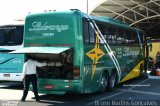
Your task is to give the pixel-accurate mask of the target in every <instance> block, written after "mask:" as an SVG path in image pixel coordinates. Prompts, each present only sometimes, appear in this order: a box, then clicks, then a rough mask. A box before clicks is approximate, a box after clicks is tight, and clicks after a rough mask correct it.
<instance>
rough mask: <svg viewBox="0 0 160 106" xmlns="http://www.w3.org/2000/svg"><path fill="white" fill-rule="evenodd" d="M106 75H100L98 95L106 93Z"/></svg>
mask: <svg viewBox="0 0 160 106" xmlns="http://www.w3.org/2000/svg"><path fill="white" fill-rule="evenodd" d="M108 79H109V78H108V74H107V73H105V74H103V75H102V77H101V79H100V87H101V88H100V93H104V92H106V89H107V86H108Z"/></svg>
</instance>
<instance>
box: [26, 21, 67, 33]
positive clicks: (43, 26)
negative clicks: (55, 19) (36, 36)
mask: <svg viewBox="0 0 160 106" xmlns="http://www.w3.org/2000/svg"><path fill="white" fill-rule="evenodd" d="M68 29H69V25H48V22H44V23H42V22H33V23H32V28H29V31H45V30H52V31H57V32H62V31H66V30H68Z"/></svg>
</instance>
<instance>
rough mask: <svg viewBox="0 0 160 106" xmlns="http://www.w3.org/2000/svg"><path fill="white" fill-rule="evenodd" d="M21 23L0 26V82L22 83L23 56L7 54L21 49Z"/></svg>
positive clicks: (22, 27) (22, 28) (22, 26)
mask: <svg viewBox="0 0 160 106" xmlns="http://www.w3.org/2000/svg"><path fill="white" fill-rule="evenodd" d="M23 30H24V25H23V24H22V22H13V23H10V24H5V25H1V26H0V81H22V69H23V64H24V54H10V53H9V52H11V51H14V50H18V49H22V48H23Z"/></svg>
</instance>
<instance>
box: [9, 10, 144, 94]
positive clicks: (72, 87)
mask: <svg viewBox="0 0 160 106" xmlns="http://www.w3.org/2000/svg"><path fill="white" fill-rule="evenodd" d="M143 41H144V34H143V32H142V31H140V30H138V29H135V28H132V27H129V26H128V25H126V24H124V23H122V22H120V21H115V20H112V19H110V18H104V17H91V16H88V15H86V14H84V13H82V12H80V11H79V10H70V11H65V12H59V11H57V12H56V11H55V12H48V13H39V14H31V15H28V16H27V17H26V20H25V31H24V48H23V49H21V50H17V51H15V52H12V53H26V55H29V56H31V57H32V58H34V59H36V60H39V61H48V62H49V63H50V64H49V66H44V67H41V68H37V73H38V76H39V78H38V87H39V92H40V93H44V94H65V93H67V92H74V93H93V92H97V91H105V90H107V89H109V90H111V89H113V88H114V86H115V85H116V84H118V83H121V82H124V81H127V80H129V79H132V78H135V77H138V76H140V74H141V73H142V71H143V66H144V45H143Z"/></svg>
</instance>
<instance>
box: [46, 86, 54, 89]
mask: <svg viewBox="0 0 160 106" xmlns="http://www.w3.org/2000/svg"><path fill="white" fill-rule="evenodd" d="M44 88H45V89H53V88H54V86H53V85H45V86H44Z"/></svg>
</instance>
